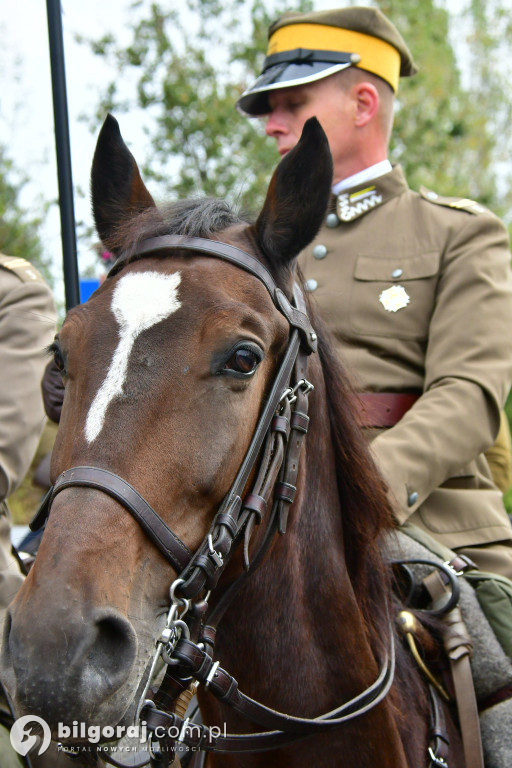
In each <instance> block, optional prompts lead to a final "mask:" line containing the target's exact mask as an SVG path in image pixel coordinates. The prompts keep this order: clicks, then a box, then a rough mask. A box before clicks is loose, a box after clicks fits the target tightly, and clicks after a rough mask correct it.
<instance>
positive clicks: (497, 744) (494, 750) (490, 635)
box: [384, 531, 512, 768]
mask: <svg viewBox="0 0 512 768" xmlns="http://www.w3.org/2000/svg"><path fill="white" fill-rule="evenodd" d="M384 552H385V554H386V556H387V557H389V558H391V559H404V560H407V559H424V560H430V561H432V562H437V563H442V562H443V560H442V558H440V557H438V556H437V555H435V554H434V553H433V552H432V551H431V550H430V549H427V548H426V547H424V546H423V545H422V544H420V543H419V542H417V541H415V540H414V539H413V538H411V537H410V536H408V535H406V534H405V533H403V532H402V531H396V532H394V533H392V534H389V535H388V537H387V538H386V541H385V542H384ZM413 570H414V572H415V575H416V576H417V577H418V578H422V577H423V576H424V575H426V574H427V573H428V572H429V568H428V567H425V566H414V567H413ZM460 608H461V611H462V615H463V618H464V621H465V624H466V627H467V629H468V632H469V634H470V636H471V639H472V641H473V656H472V659H471V669H472V673H473V682H474V685H475V692H476V696H477V700H483V699H486V698H487V697H488V696H490V695H491V694H493V693H495V692H496V691H498V690H500V689H501V688H503V687H504V686H507V685H509V684H512V659H510V658H509V657H508V656H507V655H506V654H505V652H504V650H503V648H502V646H501V645H500V643H499V642H498V640H497V638H496V636H495V634H494V632H493V630H492V629H491V627H490V625H489V622H488V621H487V619H486V617H485V615H484V613H483V611H482V609H481V607H480V604H479V602H478V599H477V597H476V594H475V591H474V589H473V587H472V586H470V584H469V583H468V582H467V581H466V580H465V579H464V578H463V577H462V578H460ZM480 730H481V734H482V745H483V749H484V759H485V768H512V700H507V701H503V702H501V703H499V704H496V705H495V706H494V707H491V708H490V709H487V710H485V711H484V712H482V713H481V715H480Z"/></svg>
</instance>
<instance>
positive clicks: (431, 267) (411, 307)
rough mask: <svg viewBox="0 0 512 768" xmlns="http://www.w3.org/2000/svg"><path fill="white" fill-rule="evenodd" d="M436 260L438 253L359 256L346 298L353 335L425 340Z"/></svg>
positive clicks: (430, 311)
mask: <svg viewBox="0 0 512 768" xmlns="http://www.w3.org/2000/svg"><path fill="white" fill-rule="evenodd" d="M440 259H441V256H440V253H438V252H430V253H423V254H421V255H419V256H411V257H408V258H387V257H381V256H364V255H360V256H359V257H358V258H357V260H356V265H355V270H354V283H353V291H352V295H351V297H350V325H351V328H352V330H353V331H354V333H357V334H361V335H369V336H390V337H394V338H397V339H416V340H423V339H426V338H427V336H428V326H429V322H430V318H431V315H432V312H433V308H434V302H435V291H436V286H437V278H438V274H439V265H440Z"/></svg>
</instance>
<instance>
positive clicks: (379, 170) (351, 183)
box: [332, 160, 392, 195]
mask: <svg viewBox="0 0 512 768" xmlns="http://www.w3.org/2000/svg"><path fill="white" fill-rule="evenodd" d="M391 168H392V165H391V163H390V162H389V160H381V162H380V163H374V165H370V166H369V167H368V168H365V169H364V171H359V172H358V173H354V174H352V176H347V178H346V179H342V180H341V181H338V183H337V184H335V185H334V186H333V188H332V192H333V194H334V195H339V194H340V192H344V191H345V190H346V189H350V188H351V187H356V186H358V185H360V184H366V182H367V181H373V179H378V178H379V176H384V174H385V173H389V172H390V171H391Z"/></svg>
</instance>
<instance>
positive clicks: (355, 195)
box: [336, 165, 408, 222]
mask: <svg viewBox="0 0 512 768" xmlns="http://www.w3.org/2000/svg"><path fill="white" fill-rule="evenodd" d="M407 189H408V186H407V182H406V180H405V176H404V173H403V171H402V169H401V167H400V166H399V165H396V166H394V167H393V168H392V169H391V170H390V171H389V172H388V173H385V174H384V175H383V176H379V177H378V178H373V179H371V180H370V181H368V180H367V181H366V182H361V181H359V183H357V184H355V185H353V186H351V187H350V188H348V189H346V190H344V191H343V192H340V193H339V194H338V195H337V196H336V214H337V217H338V219H339V221H341V222H350V221H353V220H354V219H358V218H360V217H361V216H364V214H365V213H368V212H369V211H371V210H373V209H374V208H377V207H378V206H380V205H382V204H383V203H386V202H387V201H388V200H391V199H392V198H393V197H398V195H401V194H403V193H404V192H405V191H406V190H407Z"/></svg>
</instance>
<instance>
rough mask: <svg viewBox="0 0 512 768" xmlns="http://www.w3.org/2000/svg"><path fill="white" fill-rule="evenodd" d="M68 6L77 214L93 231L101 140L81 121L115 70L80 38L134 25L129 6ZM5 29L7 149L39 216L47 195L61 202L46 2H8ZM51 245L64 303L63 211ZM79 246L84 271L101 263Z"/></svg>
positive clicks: (49, 230)
mask: <svg viewBox="0 0 512 768" xmlns="http://www.w3.org/2000/svg"><path fill="white" fill-rule="evenodd" d="M61 5H62V10H63V15H62V24H63V36H64V54H65V66H66V81H67V96H68V109H69V121H70V141H71V153H72V169H73V182H74V185H75V187H78V188H79V191H78V192H77V194H76V196H75V213H76V219H77V220H85V221H86V222H87V223H88V224H89V225H90V224H91V221H92V220H91V216H90V210H89V200H88V183H89V170H90V165H91V161H92V156H93V152H94V146H95V142H96V136H95V135H92V134H91V133H90V130H89V128H88V127H87V126H86V125H85V124H84V123H83V122H81V121H80V119H79V117H80V115H83V114H84V113H85V114H92V113H93V112H94V108H95V107H96V106H97V101H98V92H99V90H100V88H101V85H102V84H103V83H105V82H107V81H108V80H109V79H111V76H112V75H113V72H109V71H108V69H107V67H106V65H105V63H104V62H103V61H100V60H99V59H98V58H96V57H94V56H93V54H92V53H90V52H89V50H88V48H87V46H85V45H81V44H79V43H77V42H76V40H75V36H76V34H77V33H80V34H83V35H85V36H86V37H90V38H97V37H100V36H102V35H103V34H105V33H106V32H108V31H114V32H116V34H118V33H119V32H120V31H122V29H123V27H124V23H125V19H128V13H129V11H128V8H129V5H130V0H86V2H77V0H62V3H61ZM0 30H1V39H2V42H3V47H2V49H1V50H0V74H1V76H2V87H1V88H0V143H2V144H4V145H5V146H6V148H7V152H8V155H9V157H10V158H11V159H12V160H13V161H14V163H15V166H16V167H18V168H20V169H21V170H23V171H24V172H25V173H26V174H27V176H28V177H29V178H30V179H31V181H30V183H29V184H28V186H27V188H26V189H25V190H24V193H23V197H22V203H23V204H24V205H25V206H27V207H30V208H31V210H33V211H34V212H35V213H39V212H40V210H41V196H42V198H44V200H56V199H57V197H58V186H57V171H56V160H55V139H54V129H53V102H52V87H51V72H50V55H49V43H48V22H47V14H46V2H45V0H22V2H19V3H4V5H3V12H2V14H1V16H0ZM125 34H126V32H125ZM126 39H127V40H128V37H127V38H126ZM121 40H122V37H121ZM133 133H134V135H133V137H132V136H131V135H130V136H129V142H130V146H131V147H132V149H134V152H135V153H136V152H137V148H136V147H134V144H133V142H134V141H135V135H136V132H135V131H134V132H133ZM127 139H128V136H127ZM44 240H45V246H46V248H47V251H48V253H51V254H52V257H53V260H54V263H55V269H54V272H55V275H56V276H57V278H58V279H57V285H56V293H57V297H58V298H59V299H60V300H63V283H62V278H61V271H62V270H61V262H62V252H61V242H60V218H59V211H58V207H57V206H56V205H55V206H52V210H51V212H50V215H49V216H48V217H47V220H46V222H45V226H44ZM78 248H79V267H80V270H81V271H83V270H84V269H85V268H86V267H87V266H88V265H95V264H96V260H95V258H94V256H93V255H92V253H91V252H90V250H89V248H88V247H87V245H86V244H81V243H79V244H78ZM59 275H60V276H59Z"/></svg>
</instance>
